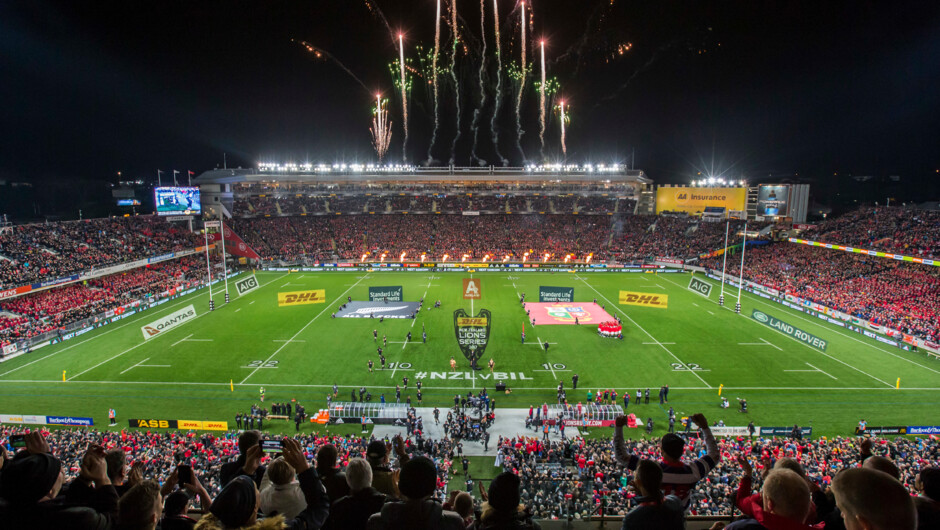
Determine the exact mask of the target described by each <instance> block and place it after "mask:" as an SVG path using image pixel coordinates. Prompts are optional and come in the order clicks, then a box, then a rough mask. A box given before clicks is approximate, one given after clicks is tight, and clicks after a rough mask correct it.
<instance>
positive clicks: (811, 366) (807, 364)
mask: <svg viewBox="0 0 940 530" xmlns="http://www.w3.org/2000/svg"><path fill="white" fill-rule="evenodd" d="M806 366H809V367H810V368H816V367H815V366H813V365H811V364H809V363H806ZM816 370H817V371H820V372H822V373H824V374H826V375H828V376H829V377H832V378H833V379H838V378H837V377H833V376H831V375H829V374H828V373H826V372H825V371H823V370H820V369H819V368H816Z"/></svg>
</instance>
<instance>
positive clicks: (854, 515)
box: [765, 468, 917, 530]
mask: <svg viewBox="0 0 940 530" xmlns="http://www.w3.org/2000/svg"><path fill="white" fill-rule="evenodd" d="M765 488H766V486H765ZM832 493H833V495H834V496H835V501H836V506H838V507H839V510H841V511H842V519H843V520H844V521H845V527H846V528H847V529H848V530H889V529H890V530H914V529H915V528H916V527H917V510H916V509H915V508H914V500H913V497H911V495H910V494H909V493H908V492H907V491H906V490H905V489H904V486H902V485H901V483H900V482H898V481H897V480H895V479H894V477H892V476H890V475H888V474H887V473H883V472H881V471H876V470H874V469H866V468H851V469H845V470H843V471H841V472H840V473H839V474H837V475H836V476H835V478H834V479H833V480H832Z"/></svg>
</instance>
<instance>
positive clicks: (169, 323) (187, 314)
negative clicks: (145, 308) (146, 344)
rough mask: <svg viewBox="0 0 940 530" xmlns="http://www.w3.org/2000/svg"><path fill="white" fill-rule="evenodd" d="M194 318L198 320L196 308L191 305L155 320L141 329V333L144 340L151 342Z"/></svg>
mask: <svg viewBox="0 0 940 530" xmlns="http://www.w3.org/2000/svg"><path fill="white" fill-rule="evenodd" d="M194 318H196V308H195V307H193V306H192V304H190V305H188V306H186V307H184V308H183V309H180V310H179V311H177V312H175V313H172V314H169V315H167V316H165V317H163V318H161V319H159V320H154V321H153V322H151V323H149V324H147V325H146V326H143V327H141V328H140V332H141V333H143V335H144V340H150V339H152V338H154V337H156V336H157V335H159V334H160V333H163V332H164V331H169V330H171V329H173V328H175V327H176V326H179V325H180V324H183V323H186V322H189V321H190V320H192V319H194Z"/></svg>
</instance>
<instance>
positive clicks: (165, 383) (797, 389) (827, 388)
mask: <svg viewBox="0 0 940 530" xmlns="http://www.w3.org/2000/svg"><path fill="white" fill-rule="evenodd" d="M80 382H81V383H83V384H85V383H87V384H99V385H162V386H174V385H178V386H220V387H228V386H229V383H219V382H211V383H203V382H193V381H80ZM3 383H29V384H43V383H46V384H59V385H61V384H62V380H61V379H59V380H54V379H50V380H41V379H40V380H34V379H8V380H0V385H2V384H3ZM254 385H260V386H264V387H269V386H270V387H296V388H333V385H310V384H290V383H251V384H250V385H249V384H241V383H237V384H236V386H240V387H249V386H254ZM632 385H633V386H637V384H635V383H634V384H632ZM644 385H645V383H642V384H640V386H644ZM360 386H361V385H339V388H357V389H358V388H359V387H360ZM425 387H426V388H428V389H434V390H465V391H466V390H469V389H468V388H467V387H466V386H434V387H432V386H428V385H424V386H423V387H422V390H423V389H424V388H425ZM370 388H383V389H394V388H395V387H394V386H370ZM669 389H670V390H693V391H704V390H714V387H710V388H704V387H700V386H675V387H669ZM724 389H725V390H792V391H795V392H803V391H806V390H824V391H828V392H841V391H849V390H864V391H869V390H871V391H875V390H885V391H887V390H891V391H894V392H904V391H927V392H937V391H940V387H907V388H902V389H900V390H895V388H894V387H893V386H892V387H891V388H886V387H883V386H878V387H844V386H842V387H839V386H726V387H724ZM546 390H558V387H557V386H555V387H518V388H513V393H515V392H523V391H539V392H542V391H546Z"/></svg>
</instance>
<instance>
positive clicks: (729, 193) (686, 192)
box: [656, 187, 747, 214]
mask: <svg viewBox="0 0 940 530" xmlns="http://www.w3.org/2000/svg"><path fill="white" fill-rule="evenodd" d="M708 206H717V207H719V208H725V210H728V211H730V210H738V211H744V210H746V209H747V188H690V187H659V188H657V189H656V213H657V214H659V213H660V212H686V213H702V212H704V211H705V208H706V207H708Z"/></svg>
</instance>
